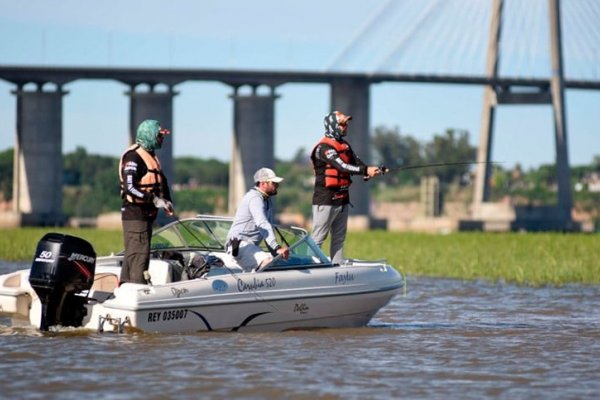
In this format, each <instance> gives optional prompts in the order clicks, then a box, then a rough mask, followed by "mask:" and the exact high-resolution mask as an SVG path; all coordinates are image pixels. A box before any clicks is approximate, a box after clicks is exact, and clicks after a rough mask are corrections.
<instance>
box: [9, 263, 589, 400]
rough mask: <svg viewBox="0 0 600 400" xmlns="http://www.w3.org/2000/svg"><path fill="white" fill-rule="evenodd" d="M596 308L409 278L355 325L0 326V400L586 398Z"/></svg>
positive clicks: (565, 292)
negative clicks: (191, 328)
mask: <svg viewBox="0 0 600 400" xmlns="http://www.w3.org/2000/svg"><path fill="white" fill-rule="evenodd" d="M15 268H16V265H15V264H11V263H6V262H0V273H4V272H7V271H9V270H13V269H15ZM599 305H600V287H584V286H567V287H562V288H540V289H533V288H527V287H517V286H513V285H508V284H491V283H486V282H462V281H458V280H448V279H431V278H419V277H410V276H409V277H408V285H407V291H406V294H405V295H400V296H398V297H396V298H395V299H394V300H392V302H391V303H390V304H389V305H388V306H386V307H385V308H384V309H382V310H381V311H380V312H379V313H378V314H377V315H376V316H375V318H374V319H373V320H372V321H371V323H370V324H369V326H368V327H365V328H360V329H331V330H317V331H307V332H306V331H304V332H286V333H260V334H256V333H254V334H247V333H201V334H200V333H199V334H185V335H184V334H181V335H164V334H161V335H159V334H131V335H118V334H96V333H87V332H82V331H79V330H66V331H61V332H53V333H46V334H41V333H40V332H38V331H36V330H35V329H33V328H29V327H10V326H9V321H8V320H7V319H6V318H0V388H1V391H0V398H7V399H13V398H14V399H17V398H18V399H46V398H60V399H81V398H82V396H91V397H92V398H94V399H142V398H143V399H167V398H168V399H190V398H215V399H216V398H244V399H280V398H286V399H315V398H317V399H389V398H411V399H415V398H416V399H445V398H450V399H482V398H499V399H511V400H512V399H595V398H599V396H600V381H599V378H600V307H599Z"/></svg>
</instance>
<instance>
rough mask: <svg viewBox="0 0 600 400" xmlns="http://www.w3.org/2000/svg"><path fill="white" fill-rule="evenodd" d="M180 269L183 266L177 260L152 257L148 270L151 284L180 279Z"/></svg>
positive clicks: (162, 283) (161, 283)
mask: <svg viewBox="0 0 600 400" xmlns="http://www.w3.org/2000/svg"><path fill="white" fill-rule="evenodd" d="M182 269H183V266H182V265H181V264H179V263H178V262H177V261H173V260H161V259H158V258H152V259H150V266H149V267H148V272H149V273H150V279H151V280H152V284H153V285H164V284H165V283H171V282H177V281H179V280H181V272H182Z"/></svg>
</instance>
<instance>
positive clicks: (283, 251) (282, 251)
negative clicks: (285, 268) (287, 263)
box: [277, 247, 290, 260]
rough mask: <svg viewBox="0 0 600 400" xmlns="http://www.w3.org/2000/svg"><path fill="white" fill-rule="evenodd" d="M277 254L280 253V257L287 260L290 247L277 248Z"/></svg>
mask: <svg viewBox="0 0 600 400" xmlns="http://www.w3.org/2000/svg"><path fill="white" fill-rule="evenodd" d="M277 255H280V256H281V258H283V259H284V260H287V259H288V258H289V256H290V249H288V248H287V247H281V248H279V249H277Z"/></svg>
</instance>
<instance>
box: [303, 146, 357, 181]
mask: <svg viewBox="0 0 600 400" xmlns="http://www.w3.org/2000/svg"><path fill="white" fill-rule="evenodd" d="M321 144H326V145H328V146H331V147H333V148H334V149H335V151H337V153H338V154H339V156H340V158H341V159H342V160H344V162H345V163H350V162H351V160H352V150H351V149H350V145H349V144H348V143H346V142H343V143H340V142H338V141H337V140H335V139H332V138H329V137H326V136H325V137H323V138H322V139H321V140H320V141H319V143H317V145H316V146H315V147H314V148H313V151H312V157H311V160H313V167H314V155H315V151H316V149H317V147H318V146H319V145H321ZM317 173H318V171H317V169H316V168H315V174H317ZM324 173H325V187H326V188H328V189H338V190H339V189H342V190H343V189H348V188H349V187H350V183H352V180H351V179H350V174H349V173H348V172H343V171H339V170H338V169H336V168H335V167H334V166H333V165H331V164H330V163H327V164H326V165H325V171H324Z"/></svg>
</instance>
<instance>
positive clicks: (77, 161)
mask: <svg viewBox="0 0 600 400" xmlns="http://www.w3.org/2000/svg"><path fill="white" fill-rule="evenodd" d="M371 144H372V154H370V158H371V160H372V163H376V164H378V165H384V166H386V167H388V168H391V169H392V170H393V169H396V168H398V167H403V166H414V165H426V164H431V163H435V164H440V163H456V162H463V161H474V160H475V157H476V151H477V149H476V147H474V146H472V145H471V144H470V143H469V133H468V132H467V131H464V130H455V129H448V130H446V131H445V132H444V133H442V134H436V135H434V136H433V137H432V139H431V140H430V141H426V142H424V141H419V140H417V139H416V138H415V137H413V136H411V135H408V134H403V133H401V132H400V130H399V129H398V128H397V127H395V128H390V127H385V126H381V127H377V128H375V129H374V131H373V133H372V136H371ZM359 156H361V155H360V154H359ZM363 156H364V155H363ZM118 163H119V160H118V157H111V156H102V155H95V154H89V153H88V152H87V151H86V149H84V148H82V147H79V148H77V149H76V150H75V151H73V152H71V153H67V154H64V155H63V212H64V213H65V215H67V216H68V217H95V216H97V215H99V214H102V213H106V212H114V211H118V210H119V209H120V205H121V199H120V197H119V180H118V175H117V168H118ZM276 170H277V173H278V174H280V175H282V176H284V177H285V178H286V182H285V185H282V186H281V188H280V191H279V195H278V196H277V204H278V208H279V209H280V210H285V211H289V212H295V213H300V214H302V215H304V216H305V217H308V216H309V215H310V209H311V198H312V187H313V176H314V175H313V171H312V167H311V165H310V161H309V151H307V149H305V148H301V149H299V150H298V151H297V153H296V154H295V155H294V156H293V157H292V158H291V159H290V160H276ZM12 171H13V149H8V150H6V151H4V152H0V197H1V198H0V200H3V201H10V200H11V198H12V177H13V173H12ZM473 171H474V167H473V165H448V166H442V167H436V168H425V167H423V168H416V169H410V170H406V171H399V172H393V173H389V174H386V175H383V176H381V177H378V178H376V179H377V180H376V181H375V182H372V183H373V186H372V187H373V188H374V190H373V191H372V194H373V197H374V198H375V199H378V198H379V199H390V198H392V199H393V198H394V196H390V193H394V192H401V191H402V190H405V189H406V188H411V187H415V186H418V185H419V183H420V179H421V178H422V177H423V176H426V175H432V174H433V175H436V176H437V177H438V178H439V180H440V183H441V185H442V189H443V190H447V188H449V187H451V186H452V187H458V188H464V190H469V188H470V187H472V177H473ZM594 174H596V176H600V157H596V158H595V159H594V160H593V162H592V163H591V164H590V165H586V166H578V167H573V168H571V180H572V182H573V187H574V188H576V190H575V192H574V198H575V201H576V202H577V206H578V207H580V208H582V209H584V210H586V211H596V212H597V208H598V207H599V206H598V204H600V202H599V200H600V194H599V193H597V192H594V191H592V190H588V189H589V187H588V186H589V185H586V184H585V183H586V182H587V181H589V180H590V179H591V178H590V177H593V176H594ZM599 179H600V178H599ZM170 184H171V187H172V190H173V195H174V198H175V204H176V207H177V210H178V211H179V212H181V211H193V212H196V213H223V212H226V211H227V191H228V185H229V164H228V163H227V162H223V161H220V160H217V159H200V158H194V157H179V158H175V159H174V177H173V178H172V182H170ZM578 185H579V186H578ZM590 187H591V186H590ZM491 188H492V200H498V199H500V198H502V197H504V196H511V197H513V198H515V199H517V201H520V202H523V203H526V204H551V203H553V202H554V201H555V200H554V199H555V198H556V178H555V168H554V165H542V166H539V167H538V168H531V169H530V170H528V171H524V170H523V168H522V167H521V166H520V165H515V166H511V167H509V166H506V165H503V164H499V165H494V167H493V174H492V181H491ZM402 198H405V197H403V196H402V195H398V196H397V199H402Z"/></svg>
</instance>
